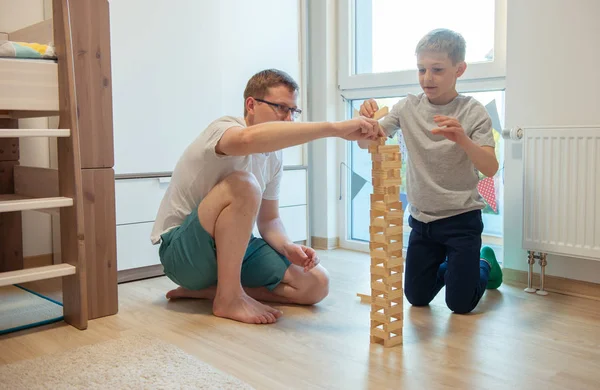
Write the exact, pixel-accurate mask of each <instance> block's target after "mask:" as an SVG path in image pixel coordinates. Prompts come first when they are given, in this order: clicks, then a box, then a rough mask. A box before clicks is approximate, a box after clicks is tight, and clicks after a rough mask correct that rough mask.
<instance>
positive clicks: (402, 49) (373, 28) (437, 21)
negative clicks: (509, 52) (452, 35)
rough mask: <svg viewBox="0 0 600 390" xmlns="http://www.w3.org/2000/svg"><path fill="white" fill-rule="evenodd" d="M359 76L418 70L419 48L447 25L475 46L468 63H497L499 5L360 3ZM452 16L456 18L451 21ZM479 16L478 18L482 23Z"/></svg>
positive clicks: (478, 1) (435, 0) (471, 1)
mask: <svg viewBox="0 0 600 390" xmlns="http://www.w3.org/2000/svg"><path fill="white" fill-rule="evenodd" d="M354 4H355V5H354V9H355V10H356V12H355V16H354V17H355V20H356V28H355V31H354V42H355V55H354V69H353V73H354V74H360V73H383V72H396V71H403V70H413V69H415V57H414V51H415V46H416V43H417V42H418V41H419V39H421V37H422V36H423V35H425V34H426V33H427V32H428V31H431V30H433V29H435V28H437V27H439V26H444V27H447V28H450V29H453V30H456V31H460V32H461V33H462V35H463V37H464V38H465V40H466V41H467V42H468V43H469V50H468V52H467V58H466V61H467V62H468V63H482V62H483V63H489V62H492V61H493V60H494V24H495V23H494V1H493V0H491V1H490V0H487V1H486V0H461V2H460V3H459V4H460V7H462V8H468V9H469V12H458V13H457V12H456V8H457V3H456V2H454V1H448V0H430V1H428V2H427V5H426V7H427V8H428V9H432V10H435V12H423V11H424V9H423V8H424V5H423V2H419V1H399V0H354ZM448 15H452V17H451V18H449V17H448ZM473 15H477V17H476V18H474V17H473Z"/></svg>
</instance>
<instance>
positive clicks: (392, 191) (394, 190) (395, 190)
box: [373, 185, 400, 196]
mask: <svg viewBox="0 0 600 390" xmlns="http://www.w3.org/2000/svg"><path fill="white" fill-rule="evenodd" d="M373 193H374V194H378V195H382V194H383V195H386V194H389V195H396V196H400V186H396V185H394V186H389V187H386V186H374V187H373Z"/></svg>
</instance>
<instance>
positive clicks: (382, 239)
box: [371, 233, 403, 244]
mask: <svg viewBox="0 0 600 390" xmlns="http://www.w3.org/2000/svg"><path fill="white" fill-rule="evenodd" d="M402 238H403V237H402V235H401V234H396V235H391V234H390V235H387V234H380V233H377V234H373V233H371V241H372V242H378V243H382V244H389V243H391V242H394V241H400V242H402Z"/></svg>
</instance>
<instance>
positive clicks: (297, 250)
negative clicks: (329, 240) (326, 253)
mask: <svg viewBox="0 0 600 390" xmlns="http://www.w3.org/2000/svg"><path fill="white" fill-rule="evenodd" d="M283 255H284V256H285V257H286V258H287V259H288V260H289V261H290V262H291V263H292V264H296V265H297V266H300V267H302V268H304V272H308V271H310V270H311V269H313V268H314V267H315V266H316V265H317V264H319V262H320V260H319V256H317V252H315V250H314V249H312V248H309V247H306V246H304V245H298V244H293V243H292V244H287V245H285V246H284V248H283Z"/></svg>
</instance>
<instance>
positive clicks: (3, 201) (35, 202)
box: [0, 194, 73, 213]
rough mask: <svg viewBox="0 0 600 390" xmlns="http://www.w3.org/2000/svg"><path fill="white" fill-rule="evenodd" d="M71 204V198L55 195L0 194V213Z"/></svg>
mask: <svg viewBox="0 0 600 390" xmlns="http://www.w3.org/2000/svg"><path fill="white" fill-rule="evenodd" d="M69 206H73V199H71V198H65V197H63V196H57V197H52V198H30V197H26V196H21V195H14V194H9V195H0V213H8V212H11V211H25V210H42V209H53V208H56V207H69Z"/></svg>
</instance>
